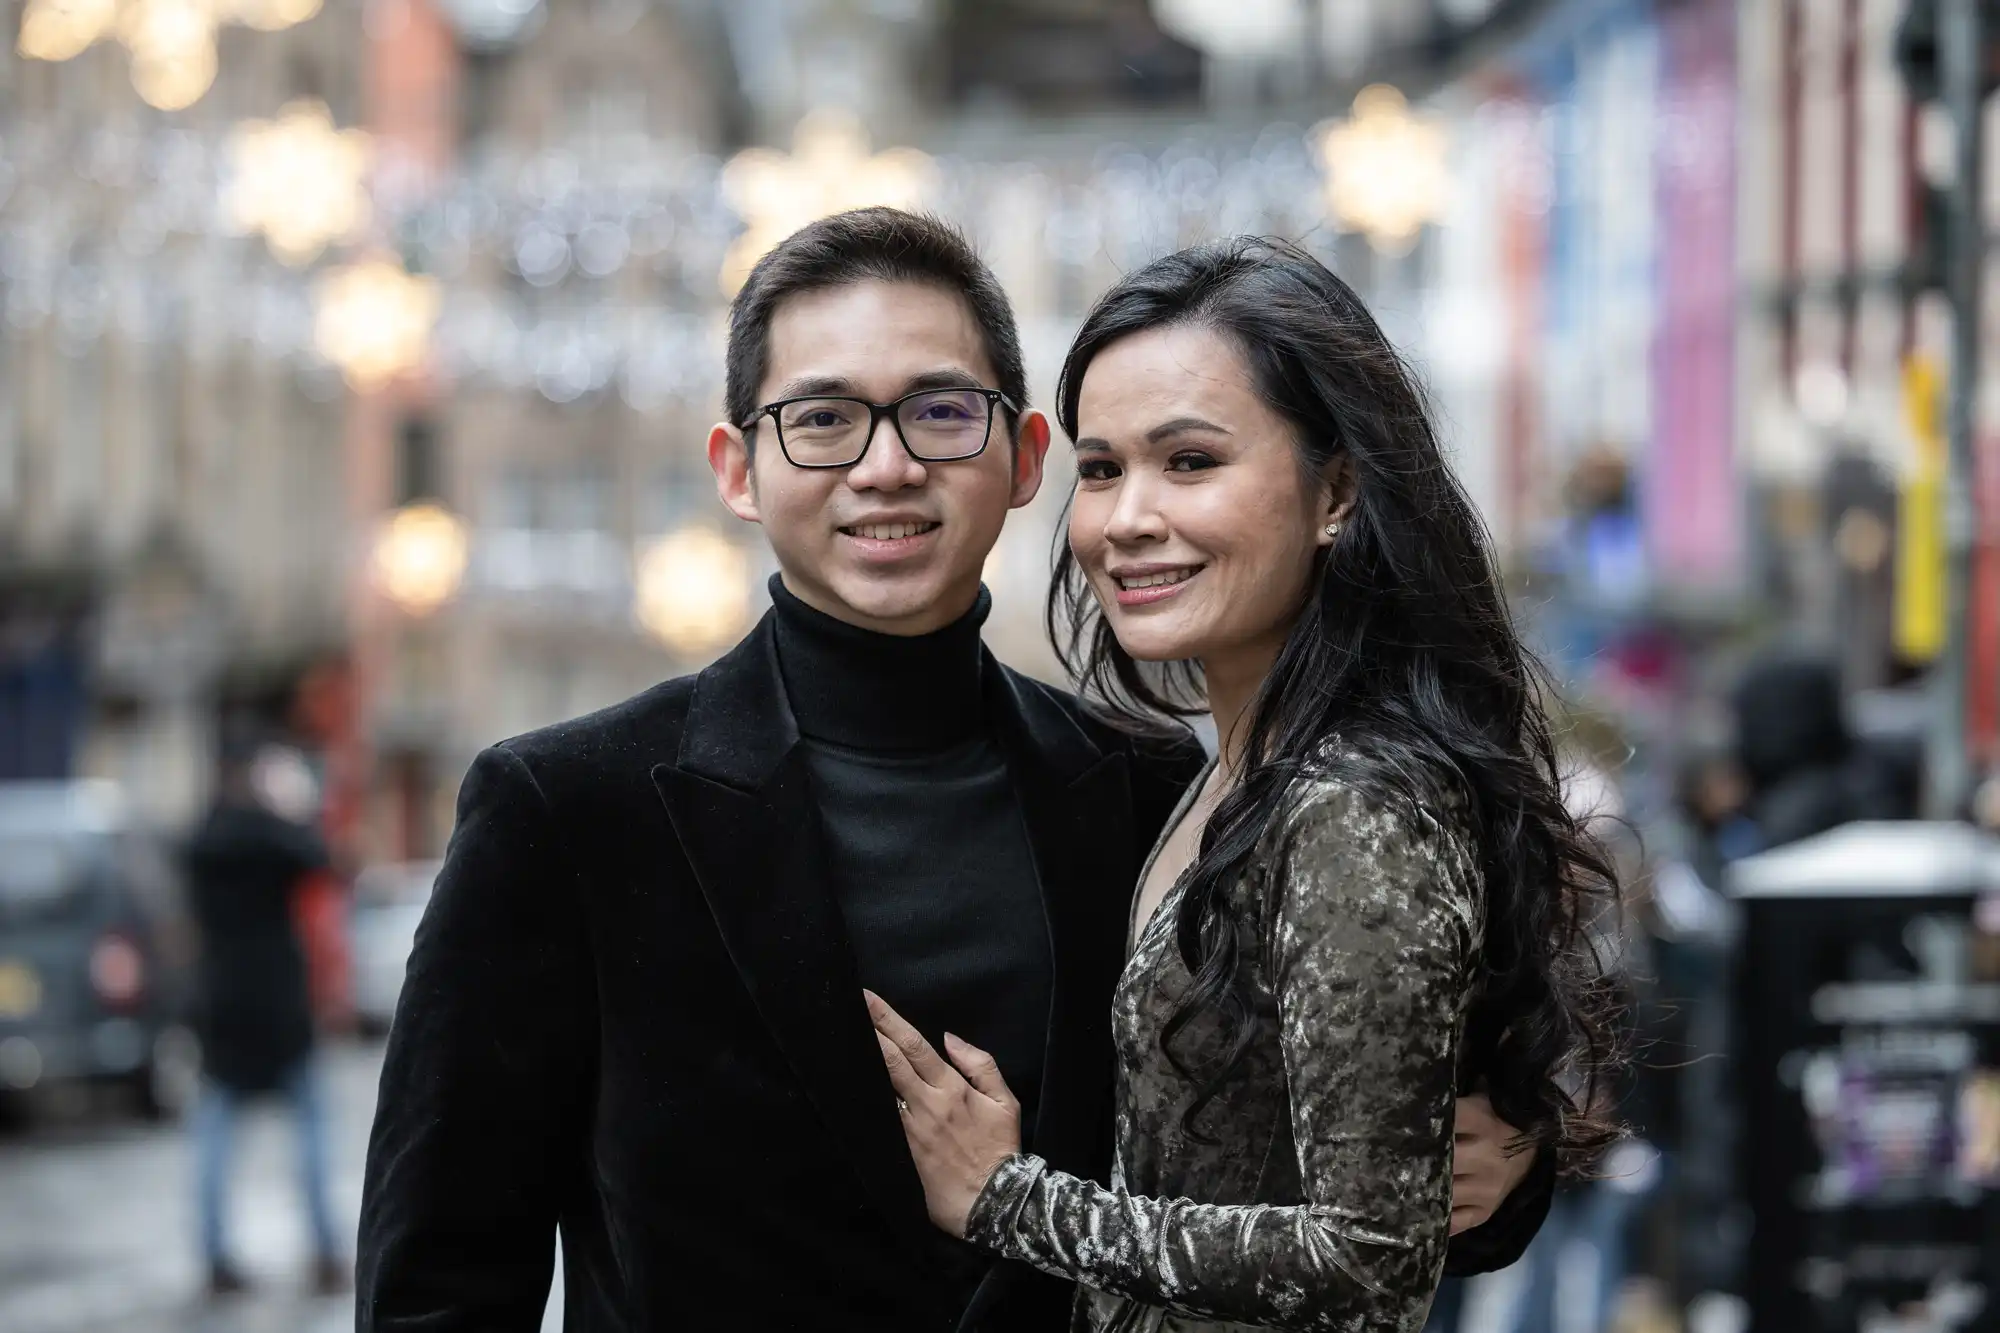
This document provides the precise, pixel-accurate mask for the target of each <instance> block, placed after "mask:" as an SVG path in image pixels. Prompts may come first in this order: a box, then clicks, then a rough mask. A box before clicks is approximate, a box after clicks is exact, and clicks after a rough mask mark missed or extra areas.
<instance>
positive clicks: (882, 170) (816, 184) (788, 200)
mask: <svg viewBox="0 0 2000 1333" xmlns="http://www.w3.org/2000/svg"><path fill="white" fill-rule="evenodd" d="M936 188H937V167H936V164H935V163H933V162H932V161H931V159H930V157H929V155H928V154H925V153H922V152H919V151H918V150H916V149H914V148H889V149H884V150H883V151H881V152H879V153H871V152H870V151H869V145H868V136H867V134H866V133H865V132H864V131H863V130H862V127H861V122H860V121H859V120H857V119H856V118H855V117H853V116H852V115H850V114H848V113H846V112H844V111H832V110H826V111H815V112H813V113H812V114H810V115H808V116H807V117H806V118H805V119H803V120H801V121H800V122H799V125H798V129H797V130H796V132H795V133H794V135H793V138H792V151H791V152H790V153H781V152H779V151H777V150H776V149H773V148H746V149H744V150H743V151H742V152H740V153H738V154H737V155H736V156H735V157H733V158H731V159H730V160H729V165H728V166H726V167H724V168H723V171H722V194H723V197H724V198H725V199H727V200H728V201H729V203H730V206H731V207H733V208H734V209H735V210H736V212H737V214H738V215H739V216H740V217H742V219H743V221H744V224H745V225H744V229H743V234H742V235H741V236H739V237H737V238H736V241H735V243H734V244H733V245H731V246H730V247H729V253H728V254H727V255H725V256H724V257H723V261H722V272H721V275H720V279H721V284H722V294H723V295H724V296H734V295H735V294H736V290H737V288H739V287H741V286H742V285H743V280H744V279H745V278H747V277H749V276H750V270H751V268H752V267H753V266H754V265H755V264H756V262H757V261H758V260H759V259H762V258H763V257H764V255H765V254H766V253H768V252H769V251H770V249H771V247H772V246H774V245H776V244H777V243H778V242H779V241H781V240H783V239H784V238H785V237H787V236H789V235H791V234H792V233H793V232H795V231H797V230H798V229H799V228H800V227H803V226H805V225H806V224H807V223H808V222H812V221H813V220H815V219H817V218H823V217H826V216H828V215H829V214H833V213H840V212H844V211H846V210H847V209H850V208H866V207H869V206H870V205H876V204H883V205H887V206H889V207H891V208H915V207H918V206H919V205H921V204H922V203H923V202H924V200H925V198H926V197H927V196H928V195H930V194H931V193H932V192H933V191H934V190H935V189H936Z"/></svg>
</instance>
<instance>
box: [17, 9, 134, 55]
mask: <svg viewBox="0 0 2000 1333" xmlns="http://www.w3.org/2000/svg"><path fill="white" fill-rule="evenodd" d="M117 18H118V0H28V7H27V9H26V10H24V11H23V12H22V14H21V36H20V40H19V41H18V42H16V44H15V47H14V49H15V50H16V51H17V52H19V53H20V54H21V55H22V56H23V57H25V58H26V59H29V60H69V59H71V58H72V57H75V56H78V55H81V54H83V52H84V51H86V50H88V49H89V48H90V45H91V43H93V42H95V41H96V40H97V39H98V38H100V37H103V36H104V35H105V34H107V33H109V32H110V31H111V28H112V25H113V23H115V22H116V21H117Z"/></svg>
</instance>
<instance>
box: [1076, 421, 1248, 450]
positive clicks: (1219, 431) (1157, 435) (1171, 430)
mask: <svg viewBox="0 0 2000 1333" xmlns="http://www.w3.org/2000/svg"><path fill="white" fill-rule="evenodd" d="M1189 430H1205V431H1210V432H1212V433H1214V434H1216V435H1232V434H1234V433H1235V432H1233V431H1231V430H1230V429H1229V428H1228V427H1227V426H1218V425H1216V424H1215V423H1214V422H1213V421H1210V420H1208V419H1207V418H1206V417H1175V418H1174V419H1173V420H1172V421H1162V422H1161V423H1160V424H1159V425H1157V426H1155V427H1153V428H1152V429H1151V430H1149V431H1147V432H1146V443H1147V444H1158V443H1159V442H1160V441H1161V440H1165V439H1169V438H1171V437H1173V436H1175V435H1179V434H1180V433H1181V432H1182V431H1189ZM1110 447H1111V441H1109V440H1101V439H1099V438H1098V437H1097V436H1095V435H1085V436H1083V437H1081V438H1080V439H1078V440H1077V442H1076V443H1075V444H1073V445H1071V446H1070V449H1071V451H1072V452H1074V453H1082V452H1083V451H1084V450H1086V449H1109V448H1110Z"/></svg>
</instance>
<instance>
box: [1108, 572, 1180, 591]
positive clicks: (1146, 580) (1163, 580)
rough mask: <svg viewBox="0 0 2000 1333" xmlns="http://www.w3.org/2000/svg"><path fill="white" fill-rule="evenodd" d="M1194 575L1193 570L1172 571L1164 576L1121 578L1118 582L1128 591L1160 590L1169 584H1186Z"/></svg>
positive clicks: (1143, 575)
mask: <svg viewBox="0 0 2000 1333" xmlns="http://www.w3.org/2000/svg"><path fill="white" fill-rule="evenodd" d="M1194 573H1195V572H1194V571H1193V570H1192V569H1170V570H1168V571H1167V572H1166V573H1164V574H1141V575H1139V576H1137V577H1136V578H1129V579H1126V578H1121V579H1119V580H1118V586H1119V587H1121V588H1126V589H1132V588H1159V587H1164V586H1165V585H1166V584H1169V583H1185V582H1187V581H1188V580H1189V579H1191V578H1193V577H1194Z"/></svg>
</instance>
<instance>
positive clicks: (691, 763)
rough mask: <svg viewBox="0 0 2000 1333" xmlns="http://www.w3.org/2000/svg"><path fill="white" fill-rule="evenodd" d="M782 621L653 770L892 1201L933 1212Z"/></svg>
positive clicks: (718, 903) (842, 1125)
mask: <svg viewBox="0 0 2000 1333" xmlns="http://www.w3.org/2000/svg"><path fill="white" fill-rule="evenodd" d="M798 739H799V736H798V726H797V724H796V722H795V721H794V720H793V717H792V710H791V706H790V704H789V703H788V702H787V701H786V698H785V693H784V685H783V682H782V680H781V678H780V677H779V675H778V663H777V651H776V639H775V635H774V633H773V631H772V626H771V621H770V619H769V618H768V617H767V618H766V620H765V621H764V623H762V624H760V625H759V626H758V627H757V628H756V629H755V630H753V631H752V632H751V633H750V635H749V637H748V638H746V639H745V640H744V641H743V642H742V643H741V644H739V645H738V646H737V647H736V648H735V649H734V650H732V651H731V652H730V653H729V654H728V655H727V656H726V657H724V658H722V659H721V660H720V661H718V662H716V663H715V664H714V665H713V666H711V667H709V668H708V669H707V670H706V671H704V672H702V673H701V676H700V677H699V679H698V681H697V683H696V685H695V693H694V699H693V701H692V702H691V704H690V705H689V710H688V719H687V724H686V728H685V730H684V732H683V734H682V740H681V748H680V753H679V755H678V757H677V759H676V762H675V763H673V764H661V765H660V766H658V767H657V768H655V769H654V770H653V782H654V785H655V786H656V787H657V788H658V789H659V793H660V799H661V800H662V801H663V802H664V803H665V805H666V808H667V814H668V817H669V818H670V819H671V821H672V823H673V827H674V832H675V834H676V835H677V836H678V837H679V839H680V843H681V847H682V849H683V850H684V851H685V853H686V855H687V859H688V862H689V864H690V865H691V866H692V867H693V869H694V875H695V879H696V880H697V882H698V883H699V884H700V885H701V891H702V894H703V896H704V897H705V898H706V899H707V901H708V907H709V911H710V912H711V914H712V915H713V916H714V918H715V923H716V927H717V929H718V931H719V932H720V933H721V936H722V940H723V944H724V946H725V947H726V948H727V949H728V951H729V955H730V958H731V960H732V961H733V962H734V963H735V965H736V969H737V971H738V972H739V973H740V974H741V976H742V979H743V984H744V986H745V987H746V988H747V989H748V990H749V992H750V995H751V998H752V1000H753V1002H754V1003H755V1004H756V1006H757V1011H758V1013H759V1015H760V1016H761V1017H762V1018H763V1020H764V1023H765V1024H766V1025H767V1026H768V1027H769V1029H770V1032H771V1035H772V1037H773V1038H774V1039H775V1040H776V1042H777V1044H778V1046H779V1048H780V1049H781V1050H782V1051H783V1052H784V1054H785V1057H786V1059H787V1060H788V1061H789V1062H790V1064H791V1066H792V1069H793V1071H794V1072H795V1073H796V1074H797V1076H798V1079H799V1082H800V1083H801V1084H802V1085H803V1087H804V1088H805V1091H806V1094H807V1096H808V1097H809V1098H810V1099H811V1101H812V1103H813V1106H814V1108H815V1109H816V1110H817V1111H818V1113H819V1115H820V1117H821V1119H822V1120H823V1121H824V1122H825V1123H826V1125H827V1127H828V1129H829V1130H830V1131H831V1132H832V1134H833V1137H834V1139H835V1140H836V1141H838V1142H839V1143H841V1144H842V1145H843V1146H845V1147H846V1149H847V1150H848V1153H849V1155H850V1157H851V1158H852V1160H853V1163H854V1166H855V1168H856V1170H857V1171H858V1172H859V1174H860V1176H861V1178H862V1181H863V1183H864V1184H865V1185H866V1186H867V1188H868V1189H869V1190H870V1192H871V1193H872V1194H873V1195H874V1196H875V1198H876V1201H877V1203H878V1204H879V1206H881V1207H882V1208H883V1210H884V1211H885V1212H886V1213H887V1214H888V1215H889V1216H890V1217H891V1218H892V1219H894V1220H896V1221H897V1222H898V1223H900V1224H902V1225H903V1226H904V1227H905V1228H906V1229H908V1230H911V1231H917V1230H918V1229H923V1230H924V1233H925V1234H928V1227H929V1223H928V1221H927V1219H926V1215H925V1208H924V1195H923V1186H922V1183H921V1182H920V1181H919V1180H918V1178H917V1173H916V1167H915V1166H914V1165H913V1164H912V1163H911V1160H910V1151H909V1146H908V1145H907V1144H906V1143H905V1142H904V1139H903V1129H902V1124H901V1122H900V1121H899V1120H898V1118H897V1116H896V1110H895V1093H894V1092H893V1090H892V1089H891V1088H890V1086H889V1078H888V1074H887V1073H886V1071H885V1070H884V1069H883V1067H882V1056H881V1052H880V1050H879V1049H878V1047H877V1046H876V1042H875V1030H874V1028H873V1027H872V1026H871V1025H870V1023H869V1021H868V1012H867V1009H866V1007H865V1006H864V1005H863V1003H862V999H861V982H860V979H859V977H858V976H857V974H856V971H855V966H854V957H853V952H852V950H851V949H850V948H849V945H848V940H847V929H846V925H845V923H844V922H843V921H842V918H841V914H840V908H839V904H838V903H837V902H836V901H835V899H834V896H833V893H832V891H831V888H830V887H829V885H828V884H827V882H826V880H825V878H824V875H823V874H822V872H821V867H822V866H823V864H824V858H823V857H821V856H820V855H818V854H817V847H818V842H819V830H818V818H817V814H816V812H815V809H814V806H813V802H812V799H811V792H810V790H809V785H808V781H807V773H806V768H805V764H804V759H803V753H802V751H801V750H800V748H799V745H798Z"/></svg>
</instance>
